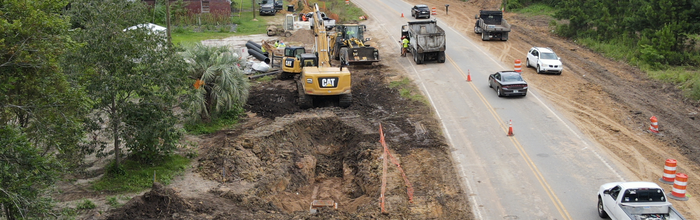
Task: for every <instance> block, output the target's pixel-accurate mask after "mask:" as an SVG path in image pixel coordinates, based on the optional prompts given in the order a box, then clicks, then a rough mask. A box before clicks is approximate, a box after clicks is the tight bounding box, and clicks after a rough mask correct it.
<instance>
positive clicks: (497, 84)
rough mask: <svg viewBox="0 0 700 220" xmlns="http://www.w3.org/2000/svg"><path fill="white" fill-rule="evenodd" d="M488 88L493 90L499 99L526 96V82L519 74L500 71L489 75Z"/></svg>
mask: <svg viewBox="0 0 700 220" xmlns="http://www.w3.org/2000/svg"><path fill="white" fill-rule="evenodd" d="M489 88H493V89H495V90H496V92H497V93H498V96H499V97H500V96H513V95H519V96H525V95H527V82H525V80H523V77H522V76H520V73H518V72H514V71H500V72H496V73H494V74H491V75H489Z"/></svg>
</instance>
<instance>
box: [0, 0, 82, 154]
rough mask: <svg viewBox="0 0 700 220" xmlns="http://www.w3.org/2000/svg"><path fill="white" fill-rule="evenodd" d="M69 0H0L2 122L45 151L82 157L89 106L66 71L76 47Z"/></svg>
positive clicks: (0, 119) (0, 121)
mask: <svg viewBox="0 0 700 220" xmlns="http://www.w3.org/2000/svg"><path fill="white" fill-rule="evenodd" d="M67 4H68V1H64V0H56V1H39V0H26V1H25V0H3V1H0V5H2V6H0V32H2V36H3V37H2V39H0V59H1V60H0V125H14V126H18V127H20V128H21V130H22V132H23V133H25V134H26V137H27V138H28V139H29V140H30V141H31V142H32V144H33V145H35V146H37V147H39V148H40V149H41V153H42V155H47V154H54V153H57V156H58V157H59V158H61V159H63V160H64V161H67V162H70V163H71V164H73V165H77V164H79V163H80V162H81V161H82V157H81V154H80V149H79V148H78V147H77V146H78V143H79V141H80V139H81V138H82V135H83V131H82V127H81V123H82V116H83V115H85V112H86V110H87V108H86V103H87V102H86V101H85V99H84V95H83V93H82V90H81V88H80V87H76V86H74V85H71V84H70V83H69V81H68V79H67V77H66V76H65V74H64V73H63V72H62V69H61V65H60V64H61V63H60V61H61V59H62V57H63V56H64V54H65V53H66V52H68V51H70V50H72V49H74V48H75V43H74V42H73V41H72V40H71V38H70V37H69V35H68V29H69V27H70V26H69V19H68V17H67V16H64V15H62V14H61V12H62V10H63V8H64V7H65V6H66V5H67Z"/></svg>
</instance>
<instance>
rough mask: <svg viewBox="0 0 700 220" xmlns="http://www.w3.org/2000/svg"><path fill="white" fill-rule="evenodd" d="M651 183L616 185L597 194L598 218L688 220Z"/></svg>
mask: <svg viewBox="0 0 700 220" xmlns="http://www.w3.org/2000/svg"><path fill="white" fill-rule="evenodd" d="M667 198H668V197H667V195H666V193H664V189H662V188H661V187H660V186H659V185H657V184H656V183H652V182H613V183H606V184H603V185H602V186H600V189H599V190H598V205H597V207H598V216H600V217H601V218H610V219H612V220H685V218H684V217H683V216H681V214H680V213H679V212H678V210H676V209H675V208H673V205H671V203H670V202H668V200H667Z"/></svg>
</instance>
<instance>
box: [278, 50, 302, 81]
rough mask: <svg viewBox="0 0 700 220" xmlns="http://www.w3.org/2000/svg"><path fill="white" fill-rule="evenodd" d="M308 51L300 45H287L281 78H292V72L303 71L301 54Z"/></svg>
mask: <svg viewBox="0 0 700 220" xmlns="http://www.w3.org/2000/svg"><path fill="white" fill-rule="evenodd" d="M304 53H306V49H305V48H304V47H300V46H293V47H285V48H284V57H282V62H283V65H282V73H281V74H280V79H286V78H290V76H291V75H292V74H298V73H301V68H302V64H301V63H300V61H301V57H300V56H301V55H302V54H304Z"/></svg>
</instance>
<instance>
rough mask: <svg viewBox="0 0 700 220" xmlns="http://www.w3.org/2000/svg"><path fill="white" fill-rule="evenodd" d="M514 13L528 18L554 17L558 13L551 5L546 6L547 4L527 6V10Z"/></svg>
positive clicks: (517, 10) (516, 10) (523, 9)
mask: <svg viewBox="0 0 700 220" xmlns="http://www.w3.org/2000/svg"><path fill="white" fill-rule="evenodd" d="M513 11H514V12H516V13H519V14H524V15H527V16H536V15H547V16H550V17H553V16H554V13H556V12H557V10H556V9H554V8H552V7H551V6H549V5H545V4H533V5H530V6H527V7H525V8H520V9H515V10H513Z"/></svg>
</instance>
